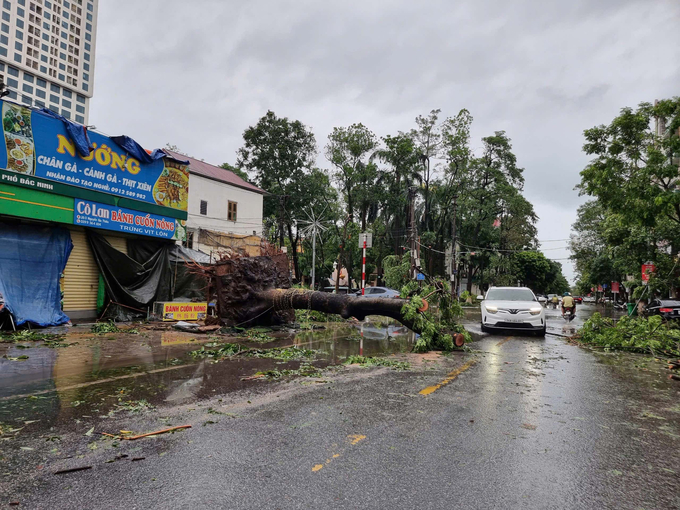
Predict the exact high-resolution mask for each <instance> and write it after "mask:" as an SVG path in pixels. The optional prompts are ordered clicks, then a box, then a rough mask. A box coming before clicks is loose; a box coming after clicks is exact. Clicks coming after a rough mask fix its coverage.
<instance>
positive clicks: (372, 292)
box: [357, 287, 399, 298]
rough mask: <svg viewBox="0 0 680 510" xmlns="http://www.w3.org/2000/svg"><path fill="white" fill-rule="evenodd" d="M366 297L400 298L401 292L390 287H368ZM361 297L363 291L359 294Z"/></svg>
mask: <svg viewBox="0 0 680 510" xmlns="http://www.w3.org/2000/svg"><path fill="white" fill-rule="evenodd" d="M364 291H365V294H364V297H379V298H398V297H399V292H398V291H396V290H394V289H390V288H388V287H366V288H365V289H364ZM357 296H361V291H359V292H357Z"/></svg>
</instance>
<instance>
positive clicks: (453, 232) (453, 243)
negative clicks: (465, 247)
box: [451, 194, 458, 300]
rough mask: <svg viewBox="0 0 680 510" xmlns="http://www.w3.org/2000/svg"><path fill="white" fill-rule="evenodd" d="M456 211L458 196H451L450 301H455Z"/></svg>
mask: <svg viewBox="0 0 680 510" xmlns="http://www.w3.org/2000/svg"><path fill="white" fill-rule="evenodd" d="M457 210H458V195H457V194H456V195H453V222H452V224H451V299H454V300H455V299H456V294H457V292H456V290H457V286H456V279H457V276H458V275H457V274H456V242H457V239H456V211H457Z"/></svg>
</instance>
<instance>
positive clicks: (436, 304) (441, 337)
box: [401, 282, 472, 352]
mask: <svg viewBox="0 0 680 510" xmlns="http://www.w3.org/2000/svg"><path fill="white" fill-rule="evenodd" d="M437 285H438V286H439V287H440V288H444V287H443V283H442V282H439V283H438V284H437ZM435 290H437V287H435V286H434V285H423V286H422V287H419V286H418V283H417V282H410V283H408V284H407V285H405V286H404V287H403V288H402V289H401V296H402V297H404V296H411V297H410V299H409V302H408V303H406V304H405V305H404V306H403V308H402V310H401V312H402V313H403V314H404V317H405V318H406V319H407V320H410V321H412V322H413V324H414V326H415V327H416V329H417V330H420V331H421V333H420V336H419V338H418V340H417V341H416V344H415V346H414V349H413V350H414V351H415V352H427V351H432V350H443V351H451V350H453V348H454V343H453V337H452V334H454V333H460V334H462V335H463V336H464V337H465V342H471V341H472V337H471V336H470V333H468V332H467V331H466V330H465V328H464V327H463V326H461V325H460V324H458V323H457V322H456V320H457V319H459V318H461V317H463V316H464V312H463V309H462V307H461V306H460V303H458V302H456V301H454V300H452V299H451V295H450V294H449V293H448V292H446V290H444V291H440V292H435ZM421 296H428V297H427V301H428V304H429V308H428V309H427V310H426V311H424V312H420V311H419V309H420V308H422V307H423V304H424V302H423V298H422V297H421Z"/></svg>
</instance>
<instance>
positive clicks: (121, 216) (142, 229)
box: [73, 199, 182, 239]
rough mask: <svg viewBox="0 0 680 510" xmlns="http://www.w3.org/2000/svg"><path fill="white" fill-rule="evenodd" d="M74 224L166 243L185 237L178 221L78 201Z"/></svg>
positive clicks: (74, 213) (75, 206) (74, 208)
mask: <svg viewBox="0 0 680 510" xmlns="http://www.w3.org/2000/svg"><path fill="white" fill-rule="evenodd" d="M73 224H74V225H82V226H83V227H92V228H101V229H104V230H113V231H114V232H124V233H128V234H137V235H142V236H151V237H160V238H163V239H179V238H181V237H182V234H180V233H179V230H181V227H180V226H178V225H177V224H176V220H175V218H165V217H163V216H158V215H155V214H147V213H143V212H139V211H133V210H132V209H125V208H122V207H114V206H111V205H104V204H98V203H97V202H89V201H87V200H79V199H76V200H75V203H74V207H73Z"/></svg>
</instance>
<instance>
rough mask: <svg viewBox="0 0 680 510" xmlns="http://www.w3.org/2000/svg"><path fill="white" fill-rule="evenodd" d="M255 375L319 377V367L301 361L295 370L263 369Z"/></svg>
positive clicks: (275, 377) (267, 376) (272, 377)
mask: <svg viewBox="0 0 680 510" xmlns="http://www.w3.org/2000/svg"><path fill="white" fill-rule="evenodd" d="M255 375H259V376H263V377H265V378H267V379H279V378H281V377H288V376H301V377H321V369H319V368H317V367H315V366H314V365H311V364H309V363H302V364H301V365H300V368H298V369H296V370H292V369H284V370H265V371H262V372H257V373H256V374H255Z"/></svg>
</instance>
